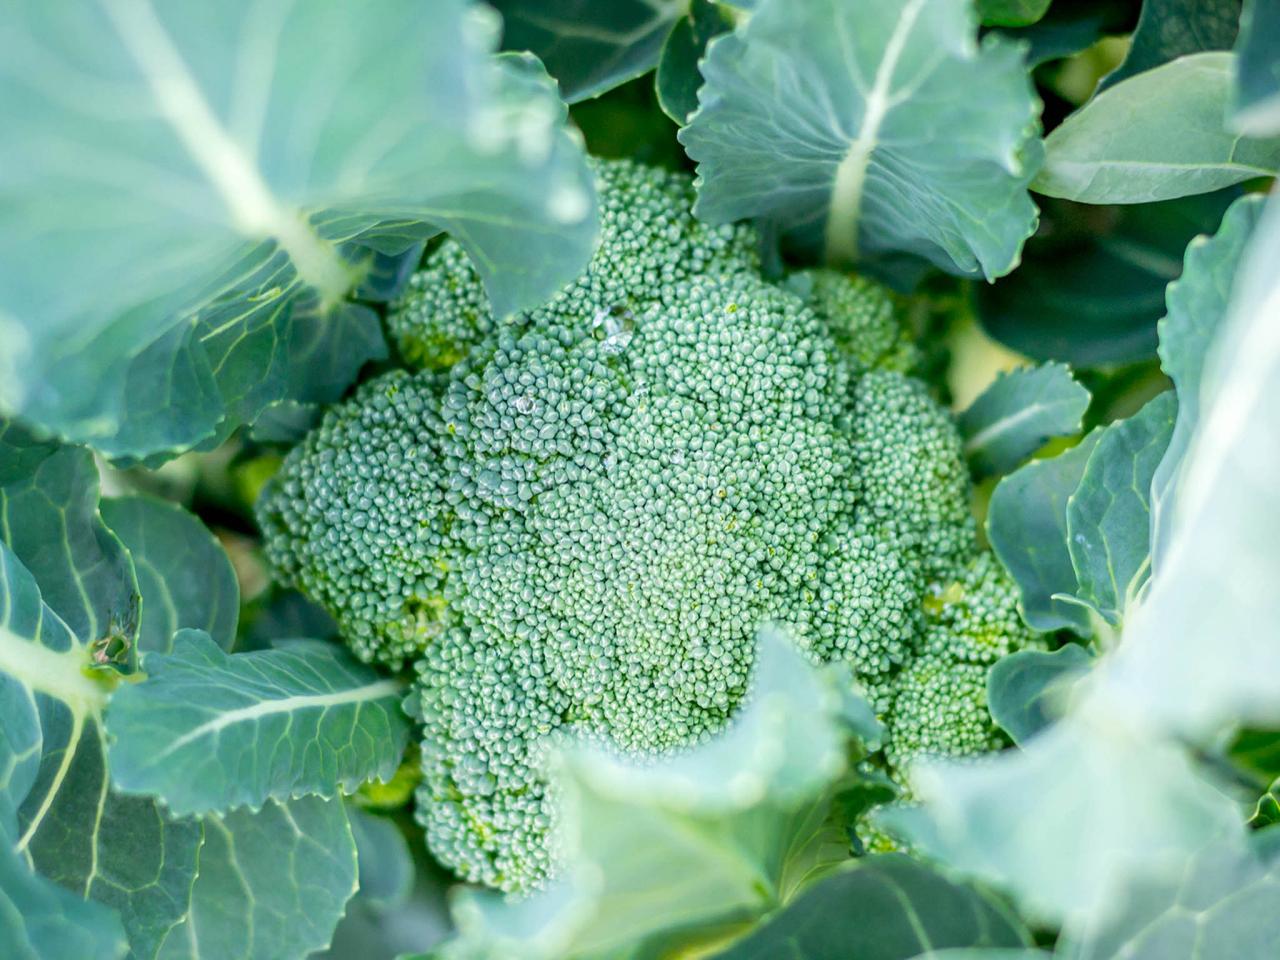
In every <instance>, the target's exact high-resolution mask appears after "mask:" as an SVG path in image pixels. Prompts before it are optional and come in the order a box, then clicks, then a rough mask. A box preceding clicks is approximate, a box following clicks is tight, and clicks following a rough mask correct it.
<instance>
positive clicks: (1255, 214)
mask: <svg viewBox="0 0 1280 960" xmlns="http://www.w3.org/2000/svg"><path fill="white" fill-rule="evenodd" d="M1263 203H1264V198H1263V197H1260V196H1245V197H1241V198H1240V199H1239V200H1237V201H1236V202H1235V203H1233V204H1232V205H1231V207H1230V208H1228V210H1227V211H1226V213H1225V214H1224V215H1223V217H1222V224H1221V226H1220V227H1219V228H1218V231H1217V233H1216V234H1215V235H1214V236H1212V237H1209V238H1200V239H1197V240H1193V241H1192V242H1191V243H1190V244H1188V246H1187V253H1186V265H1185V266H1184V268H1183V271H1182V277H1181V279H1179V280H1178V281H1177V282H1176V283H1171V284H1170V285H1169V289H1168V293H1167V294H1166V300H1167V302H1168V314H1167V315H1166V316H1165V318H1164V319H1163V320H1161V321H1160V363H1161V366H1162V367H1163V368H1164V372H1165V373H1167V374H1168V375H1169V378H1170V379H1171V380H1173V384H1174V386H1175V388H1176V389H1177V391H1178V419H1177V422H1176V424H1175V425H1174V428H1173V437H1172V438H1171V439H1170V441H1169V449H1168V450H1167V451H1166V453H1165V456H1164V459H1163V460H1161V461H1160V466H1159V467H1157V468H1156V473H1155V477H1154V479H1153V481H1152V489H1151V506H1152V516H1153V517H1154V520H1153V524H1152V551H1151V552H1152V565H1153V567H1154V568H1155V569H1159V567H1160V563H1161V560H1162V557H1163V555H1164V553H1165V547H1166V542H1167V539H1168V535H1169V527H1170V525H1171V524H1172V522H1173V514H1172V511H1170V510H1168V509H1166V507H1167V505H1168V504H1170V503H1172V502H1173V498H1174V495H1175V493H1176V490H1177V482H1178V471H1179V470H1180V469H1181V466H1182V460H1183V457H1184V456H1185V455H1186V452H1187V448H1188V447H1189V446H1190V444H1191V437H1192V435H1193V433H1194V432H1195V428H1196V425H1197V424H1198V423H1199V422H1200V388H1201V379H1202V377H1201V375H1202V372H1203V368H1204V361H1205V356H1206V355H1207V354H1208V352H1209V348H1210V345H1211V344H1212V343H1213V338H1214V335H1215V334H1216V333H1217V332H1218V329H1219V327H1221V326H1222V323H1223V321H1224V320H1225V318H1226V315H1227V308H1228V306H1229V304H1230V300H1231V291H1232V288H1233V286H1234V283H1235V277H1236V270H1237V268H1238V266H1239V264H1240V261H1241V259H1242V257H1243V256H1244V251H1245V247H1246V245H1247V244H1248V242H1249V239H1250V238H1251V237H1252V236H1253V232H1254V229H1255V228H1256V227H1257V224H1258V219H1259V218H1260V217H1261V216H1262V208H1263Z"/></svg>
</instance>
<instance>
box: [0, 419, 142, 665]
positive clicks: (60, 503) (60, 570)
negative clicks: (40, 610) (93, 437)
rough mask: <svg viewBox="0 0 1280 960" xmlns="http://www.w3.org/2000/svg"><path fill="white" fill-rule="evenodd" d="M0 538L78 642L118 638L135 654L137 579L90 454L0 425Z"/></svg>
mask: <svg viewBox="0 0 1280 960" xmlns="http://www.w3.org/2000/svg"><path fill="white" fill-rule="evenodd" d="M0 537H2V538H3V540H4V542H5V543H6V544H8V546H9V549H11V550H12V551H13V552H14V554H16V556H17V557H18V559H19V560H21V561H22V563H23V565H24V566H25V567H26V568H27V569H28V570H29V571H31V574H32V575H33V577H34V578H35V580H36V581H37V582H39V584H40V589H41V594H42V598H43V600H44V602H45V603H47V604H49V606H50V607H51V608H52V609H53V610H54V611H55V612H56V613H57V614H58V616H59V617H60V618H61V619H62V621H63V623H65V624H66V625H67V627H68V628H69V629H70V630H71V632H72V633H73V634H74V635H75V636H76V637H78V638H81V639H82V640H84V641H91V642H106V641H108V640H109V639H110V638H112V637H117V638H118V639H119V641H120V644H121V645H122V646H123V647H124V649H125V651H127V652H128V653H129V654H131V652H132V647H133V641H134V637H135V635H136V633H137V629H138V586H137V578H136V576H135V575H134V569H133V563H132V561H131V560H130V559H129V554H128V553H127V552H126V550H125V548H124V545H123V544H121V542H120V539H119V537H117V536H116V535H115V534H114V533H113V532H112V531H111V530H109V529H108V528H107V526H106V524H104V523H103V522H102V517H101V516H100V515H99V513H98V468H97V467H96V466H95V465H94V462H93V455H92V454H90V453H89V451H88V450H85V449H84V448H82V447H66V446H61V445H59V444H56V443H43V442H40V441H38V440H36V439H35V438H34V437H33V436H32V435H31V434H30V433H29V432H27V431H26V430H24V429H22V428H21V427H19V426H17V425H16V424H13V423H7V422H5V421H3V420H0Z"/></svg>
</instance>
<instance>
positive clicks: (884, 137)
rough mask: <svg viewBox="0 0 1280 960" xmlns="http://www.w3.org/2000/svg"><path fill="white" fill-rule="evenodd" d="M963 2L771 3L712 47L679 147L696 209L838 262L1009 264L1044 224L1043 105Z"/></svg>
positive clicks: (979, 268)
mask: <svg viewBox="0 0 1280 960" xmlns="http://www.w3.org/2000/svg"><path fill="white" fill-rule="evenodd" d="M976 34H977V24H976V20H975V17H974V13H973V10H972V7H971V4H970V3H969V2H968V0H906V2H901V0H855V2H849V0H807V2H805V3H800V4H797V3H791V2H787V0H766V2H763V3H761V4H759V6H758V8H757V9H756V10H755V11H754V12H753V13H752V14H751V16H750V17H749V18H748V19H747V20H746V21H745V22H744V23H743V24H741V25H739V26H738V28H737V29H736V30H735V32H734V33H732V34H726V35H724V36H721V37H719V38H717V39H715V40H713V41H712V43H711V45H710V46H709V47H708V49H707V56H706V59H705V60H704V61H703V63H702V74H703V77H704V78H705V80H706V83H705V84H704V85H703V87H702V89H701V90H700V91H699V94H698V97H699V103H700V104H701V105H700V107H699V109H698V111H697V113H695V114H694V115H693V117H692V119H691V120H690V121H689V125H688V126H687V127H685V128H684V129H683V130H681V131H680V142H681V143H683V144H684V146H685V148H686V150H687V151H688V153H689V156H690V157H692V158H693V159H694V160H695V161H697V163H698V200H697V202H696V204H695V206H694V212H695V213H697V214H698V216H699V217H701V218H703V219H704V220H708V221H711V222H713V223H723V222H727V221H731V220H738V219H742V218H746V217H757V218H760V219H762V220H764V221H765V222H766V223H768V224H769V225H770V227H771V228H776V229H780V230H781V231H783V232H785V233H786V234H787V235H788V237H789V239H790V240H792V241H793V242H795V243H797V244H798V245H799V246H800V247H802V248H803V249H804V250H805V251H806V252H808V253H817V254H819V255H820V256H822V257H823V258H825V259H826V260H828V261H832V262H837V263H845V262H849V261H855V260H862V259H874V258H876V257H884V256H896V257H901V256H903V255H907V256H910V257H915V258H923V259H925V260H928V261H929V262H931V263H933V264H935V265H936V266H939V267H941V268H942V269H944V270H948V271H950V272H952V273H956V274H960V275H963V276H983V277H986V278H988V279H991V278H993V277H997V276H1001V275H1002V274H1005V273H1008V272H1009V271H1010V270H1012V269H1013V267H1014V265H1015V264H1016V263H1017V262H1018V254H1019V251H1020V250H1021V249H1022V243H1023V241H1024V240H1025V239H1026V238H1027V237H1028V236H1029V235H1030V234H1031V232H1032V231H1033V230H1034V229H1035V224H1036V209H1035V205H1034V204H1033V203H1032V202H1031V198H1030V196H1029V195H1028V193H1027V184H1028V182H1029V181H1030V179H1031V177H1032V176H1033V175H1034V173H1035V171H1036V169H1037V168H1038V167H1039V164H1040V157H1041V148H1040V141H1039V139H1038V137H1037V136H1036V134H1037V119H1036V116H1037V111H1038V103H1037V101H1036V99H1035V95H1034V93H1033V92H1032V89H1031V85H1030V82H1029V80H1028V77H1027V73H1026V69H1025V67H1024V65H1023V62H1022V49H1021V47H1019V46H1018V45H1016V44H1012V43H1009V42H1008V41H1005V40H1003V39H1002V38H1000V37H996V36H990V37H987V38H985V39H984V40H983V41H982V43H979V42H978V41H977V37H976Z"/></svg>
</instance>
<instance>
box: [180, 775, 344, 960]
mask: <svg viewBox="0 0 1280 960" xmlns="http://www.w3.org/2000/svg"><path fill="white" fill-rule="evenodd" d="M204 833H205V840H204V846H203V847H201V848H200V876H199V878H198V879H197V880H196V885H195V889H194V891H193V892H192V897H191V912H190V913H189V914H188V915H187V917H186V918H185V920H184V921H183V923H182V924H181V925H180V926H178V927H176V928H175V929H174V930H173V931H172V932H171V933H170V934H169V936H168V937H167V938H165V941H164V943H163V945H162V946H161V949H160V952H159V954H158V957H159V960H276V958H281V957H299V958H300V957H305V956H307V955H308V954H310V953H311V952H312V951H314V950H319V949H321V948H323V947H325V946H326V945H328V943H329V939H330V937H332V936H333V930H334V927H336V926H337V923H338V920H339V918H340V917H341V916H342V912H343V909H344V908H345V906H346V903H347V901H348V900H349V899H350V898H351V895H352V894H353V893H354V892H355V889H356V850H355V842H354V841H353V840H352V837H351V827H350V825H349V824H348V823H347V818H346V812H345V809H344V807H343V805H342V803H341V802H340V801H338V800H321V799H319V798H316V797H310V798H305V799H301V800H294V801H291V802H290V803H287V804H279V803H275V802H274V801H272V802H268V803H267V804H266V805H265V806H264V807H263V808H262V809H261V810H259V811H257V812H256V813H251V812H249V811H247V810H237V811H235V812H234V813H231V814H229V815H228V816H226V817H225V818H219V817H212V816H211V817H206V818H205V820H204Z"/></svg>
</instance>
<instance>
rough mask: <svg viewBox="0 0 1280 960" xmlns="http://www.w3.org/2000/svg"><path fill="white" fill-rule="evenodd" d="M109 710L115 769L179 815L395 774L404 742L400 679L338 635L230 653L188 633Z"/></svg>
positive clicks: (122, 783) (152, 657) (156, 657)
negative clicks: (363, 660)
mask: <svg viewBox="0 0 1280 960" xmlns="http://www.w3.org/2000/svg"><path fill="white" fill-rule="evenodd" d="M145 666H146V669H147V672H148V677H147V679H146V680H145V681H144V682H142V683H137V684H129V685H127V686H124V687H122V688H121V689H120V690H119V691H117V693H116V694H115V696H114V697H113V698H112V701H111V705H110V707H109V709H108V711H107V729H108V731H109V732H110V734H111V737H112V745H111V774H112V777H113V779H114V781H115V784H116V786H117V787H118V788H119V789H121V790H124V791H126V792H128V793H135V794H149V795H154V796H156V797H159V798H160V799H161V800H162V801H163V803H164V804H165V805H166V806H167V807H168V808H169V809H170V810H171V811H173V812H174V813H175V814H177V815H178V816H183V815H186V814H190V813H204V812H208V811H223V810H228V809H231V808H233V807H239V806H244V805H249V806H252V807H258V806H261V804H262V803H263V802H264V801H265V800H267V799H268V798H274V799H277V800H284V799H287V798H289V797H297V796H302V795H304V794H316V795H319V796H325V797H330V796H333V795H334V794H335V793H336V792H337V791H338V790H339V789H340V788H341V789H343V790H344V791H345V792H347V793H350V792H351V791H353V790H354V789H355V788H356V787H358V786H359V785H360V784H361V783H363V782H365V781H366V780H370V779H373V778H375V777H377V778H379V779H381V780H384V781H385V780H388V779H390V777H391V775H392V774H393V773H395V770H396V768H397V767H398V766H399V764H400V760H401V758H402V756H403V754H404V747H405V742H406V740H407V739H408V732H409V731H408V721H407V719H406V718H405V716H404V715H403V713H402V712H401V710H400V699H401V697H402V695H403V686H402V684H401V683H400V682H399V681H397V680H392V679H387V678H383V677H380V676H378V674H376V673H375V672H374V671H373V670H371V669H370V668H368V667H366V666H364V665H362V664H359V663H357V662H356V661H355V660H354V659H353V658H352V657H351V655H350V654H349V653H347V651H346V650H345V649H343V648H342V647H340V646H337V645H336V644H327V643H320V642H316V641H296V642H294V643H290V644H289V645H288V646H285V647H282V648H281V649H276V650H260V651H254V652H252V653H242V654H234V655H228V654H227V653H226V652H225V651H224V650H222V649H221V648H219V647H218V645H217V644H215V643H214V642H213V641H212V640H210V639H209V637H208V635H207V634H205V633H203V632H201V631H198V630H183V631H180V632H179V633H178V635H177V636H176V637H175V638H174V645H173V653H171V654H161V653H153V654H149V655H148V656H147V658H146V661H145Z"/></svg>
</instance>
